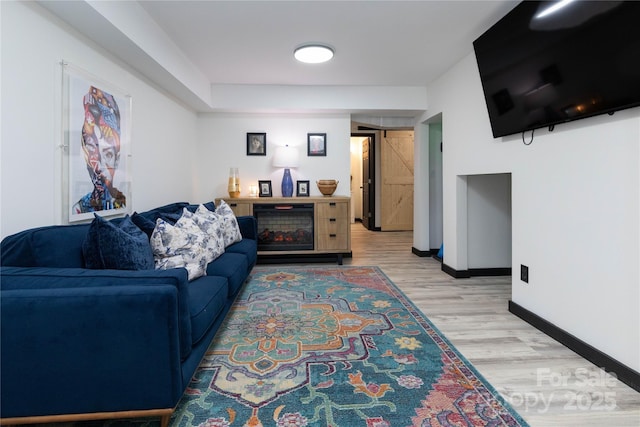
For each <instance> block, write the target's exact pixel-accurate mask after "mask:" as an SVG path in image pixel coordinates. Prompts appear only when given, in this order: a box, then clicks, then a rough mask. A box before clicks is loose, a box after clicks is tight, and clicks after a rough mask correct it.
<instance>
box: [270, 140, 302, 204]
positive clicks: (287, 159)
mask: <svg viewBox="0 0 640 427" xmlns="http://www.w3.org/2000/svg"><path fill="white" fill-rule="evenodd" d="M273 166H275V167H277V168H284V175H283V176H282V197H291V196H292V195H293V180H292V179H291V171H290V170H289V169H290V168H295V167H298V150H297V149H296V148H294V147H290V146H288V145H285V146H282V147H278V148H277V149H276V153H275V155H274V156H273Z"/></svg>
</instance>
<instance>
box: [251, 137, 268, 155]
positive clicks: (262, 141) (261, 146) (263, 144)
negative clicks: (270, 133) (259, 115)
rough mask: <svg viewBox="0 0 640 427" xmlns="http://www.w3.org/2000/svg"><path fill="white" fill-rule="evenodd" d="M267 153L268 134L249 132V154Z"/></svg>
mask: <svg viewBox="0 0 640 427" xmlns="http://www.w3.org/2000/svg"><path fill="white" fill-rule="evenodd" d="M266 155H267V134H266V133H264V132H263V133H250V132H247V156H266Z"/></svg>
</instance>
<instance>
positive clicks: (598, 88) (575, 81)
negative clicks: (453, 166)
mask: <svg viewBox="0 0 640 427" xmlns="http://www.w3.org/2000/svg"><path fill="white" fill-rule="evenodd" d="M558 3H560V2H546V1H542V2H537V1H525V2H522V3H520V4H519V5H517V6H516V7H515V8H514V9H513V10H512V11H511V12H509V13H508V14H507V15H506V16H505V17H504V18H502V19H501V20H500V21H498V22H497V23H496V24H495V25H494V26H493V27H491V28H490V29H489V30H487V31H486V32H485V33H484V34H483V35H481V36H480V37H479V38H478V39H477V40H476V41H475V42H474V43H473V46H474V50H475V54H476V60H477V62H478V68H479V70H480V79H481V81H482V88H483V91H484V97H485V101H486V104H487V108H488V110H489V118H490V121H491V128H492V131H493V136H494V137H495V138H497V137H500V136H505V135H511V134H516V133H520V132H524V131H527V130H532V129H538V128H543V127H551V126H554V125H556V124H558V123H563V122H568V121H571V120H577V119H581V118H585V117H591V116H595V115H598V114H604V113H612V112H615V111H617V110H621V109H624V108H630V107H635V106H638V105H640V1H574V2H568V4H567V5H566V6H565V7H564V8H561V9H559V10H557V11H556V12H554V13H550V14H548V15H546V16H540V14H541V13H542V12H543V11H545V10H546V9H548V8H549V7H550V6H552V5H556V4H558Z"/></svg>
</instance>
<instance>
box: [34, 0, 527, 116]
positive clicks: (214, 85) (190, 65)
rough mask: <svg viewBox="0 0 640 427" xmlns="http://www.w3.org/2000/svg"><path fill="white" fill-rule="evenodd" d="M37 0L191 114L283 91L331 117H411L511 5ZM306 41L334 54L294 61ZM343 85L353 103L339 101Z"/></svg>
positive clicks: (388, 0)
mask: <svg viewBox="0 0 640 427" xmlns="http://www.w3.org/2000/svg"><path fill="white" fill-rule="evenodd" d="M38 3H39V4H40V5H41V6H42V7H44V8H46V9H48V10H49V11H50V12H52V13H54V14H55V15H57V16H58V17H59V18H60V19H62V20H63V21H66V22H67V23H68V24H69V25H71V26H72V27H73V28H74V29H75V30H77V31H78V32H80V33H82V34H84V35H85V36H86V37H88V38H89V39H91V40H93V41H94V42H95V43H97V44H98V45H100V46H101V47H103V48H104V49H106V50H107V51H109V52H111V53H112V54H113V55H115V56H116V57H118V58H120V60H122V61H123V62H124V63H126V64H128V65H129V66H131V67H132V68H134V69H136V70H137V71H138V72H140V73H141V74H143V75H144V76H146V77H147V78H148V79H149V80H150V81H152V82H154V83H155V84H156V85H157V86H158V88H161V89H162V90H164V91H166V92H167V93H169V94H172V95H173V96H174V97H175V98H176V99H178V100H181V101H182V102H183V103H184V104H185V105H187V106H189V107H190V108H192V109H193V110H195V111H199V112H207V111H235V110H238V108H244V109H245V111H249V110H250V109H249V108H248V107H247V105H246V102H247V101H246V100H247V99H249V101H248V102H249V103H257V104H259V103H261V105H257V106H252V107H253V111H273V109H274V108H280V109H283V107H282V106H275V107H274V105H269V102H270V100H274V99H277V98H280V97H284V98H286V99H287V100H288V101H289V102H291V100H297V105H294V106H292V107H289V109H294V110H296V111H311V110H310V108H309V105H324V107H321V108H322V111H325V112H330V111H333V110H332V109H331V107H328V106H327V104H331V105H332V107H333V108H334V109H336V108H337V110H336V111H345V110H346V111H348V112H349V113H351V114H352V115H353V114H361V115H362V114H369V115H373V116H376V117H382V116H404V117H407V118H409V117H415V116H416V115H419V114H420V112H421V111H424V109H426V105H427V104H428V102H427V99H426V98H427V95H426V88H427V86H428V85H429V84H430V83H431V82H433V81H434V80H435V79H437V78H438V77H439V76H441V75H442V74H443V73H445V72H446V71H447V70H448V69H450V68H451V67H452V66H453V65H455V64H456V63H457V62H458V61H460V60H461V59H462V58H464V57H465V56H467V55H469V54H470V53H471V52H473V41H474V40H475V39H476V38H477V37H479V36H480V35H481V34H482V33H483V32H484V31H486V30H487V29H488V28H490V27H491V26H492V25H493V24H494V23H495V22H497V21H498V20H499V19H500V18H502V17H503V16H504V15H506V14H507V13H508V12H509V11H510V10H511V9H513V8H514V7H515V6H516V4H517V3H518V2H516V1H513V0H449V1H436V0H426V1H421V0H414V1H401V0H353V1H339V0H297V1H296V0H291V1H271V0H257V1H256V0H254V1H246V0H234V1H218V0H199V1H190V0H182V1H171V0H139V1H137V2H136V1H100V0H84V1H80V0H75V1H69V0H39V1H38ZM310 42H313V43H322V44H326V45H329V46H331V47H332V48H333V49H334V50H335V56H334V58H333V59H332V60H331V61H329V62H327V63H325V64H315V65H311V64H302V63H298V62H297V61H296V60H295V59H294V58H293V51H294V49H295V48H296V47H299V46H300V45H302V44H305V43H310ZM318 87H322V91H318V90H316V89H317V88H318ZM283 92H287V94H288V95H283ZM347 92H348V93H349V94H351V98H350V99H352V100H353V99H357V100H358V101H355V102H354V101H351V102H352V103H353V104H354V106H349V107H344V106H338V105H339V104H341V102H342V101H343V100H344V98H345V93H347ZM372 93H375V95H372ZM354 94H359V95H354ZM363 94H364V95H363ZM372 96H373V97H374V98H375V99H376V100H377V101H378V105H376V106H375V107H374V106H373V105H372V104H371V102H370V100H371V99H372V98H371V97H372ZM243 97H244V98H243ZM314 97H315V98H314ZM397 99H402V100H403V101H401V102H400V104H402V105H398V104H399V103H397V102H396V100H397ZM243 100H244V101H243ZM255 100H258V101H257V102H256V101H255ZM318 100H319V101H318ZM381 100H382V101H381ZM243 102H245V104H242V103H243ZM274 102H277V101H274ZM305 102H306V104H307V105H302V106H301V104H304V103H305ZM238 104H242V105H241V107H237V105H238ZM343 104H344V103H343ZM355 104H357V106H355Z"/></svg>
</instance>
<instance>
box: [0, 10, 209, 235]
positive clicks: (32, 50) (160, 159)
mask: <svg viewBox="0 0 640 427" xmlns="http://www.w3.org/2000/svg"><path fill="white" fill-rule="evenodd" d="M1 8H2V9H1V15H2V16H1V37H2V45H1V50H2V53H1V54H2V141H1V145H0V147H1V156H2V158H1V160H0V162H1V163H0V164H1V169H2V170H1V172H0V173H1V175H0V177H1V194H0V197H1V207H0V211H1V216H0V217H1V224H0V232H1V235H2V237H4V236H6V235H9V234H12V233H15V232H17V231H20V230H23V229H25V228H30V227H35V226H42V225H50V224H55V223H59V222H60V221H61V218H62V205H61V202H60V197H61V194H62V193H61V192H62V188H61V187H62V183H61V167H60V162H61V151H60V148H59V147H58V146H59V145H60V144H61V142H62V118H61V107H62V101H61V99H62V95H61V93H62V83H61V76H62V71H61V67H60V65H59V62H60V61H61V60H62V59H64V60H65V61H67V62H68V63H71V64H74V65H75V66H77V67H79V68H82V69H84V70H86V71H88V72H90V73H91V74H93V75H95V76H97V77H99V78H100V79H101V80H104V81H108V82H110V83H111V84H113V85H114V86H115V87H119V88H122V89H124V90H127V91H128V94H130V95H131V96H132V98H133V108H132V122H133V125H132V140H133V141H132V164H133V169H132V176H133V198H132V199H133V200H132V208H133V209H134V210H145V209H148V208H152V207H154V206H157V205H158V204H160V203H164V202H167V203H168V202H173V201H177V200H189V199H192V196H193V194H192V170H193V160H194V157H195V151H194V146H195V140H196V138H195V131H196V119H197V116H196V115H195V114H194V113H193V112H191V111H189V110H187V109H185V108H184V107H182V106H181V105H179V104H177V103H176V102H174V101H172V100H171V99H169V98H167V97H166V96H165V95H163V94H162V93H161V92H159V91H158V90H156V89H155V88H153V87H151V86H150V85H149V84H147V83H145V81H143V80H142V79H141V78H139V77H138V76H136V75H134V74H133V73H132V72H130V71H129V70H127V68H126V65H123V64H119V63H118V62H117V61H114V60H113V59H112V58H110V56H109V55H108V54H106V53H104V52H103V51H102V50H101V49H100V48H97V47H95V45H93V44H92V43H91V42H90V41H88V40H86V39H85V38H84V37H82V36H80V35H78V34H77V33H76V32H75V31H74V30H71V29H69V28H68V27H67V26H66V24H63V23H61V22H60V21H59V20H58V19H57V18H54V17H52V16H51V15H50V14H49V12H47V11H46V10H44V9H43V8H41V7H40V6H39V5H37V4H36V3H34V2H1Z"/></svg>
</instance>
